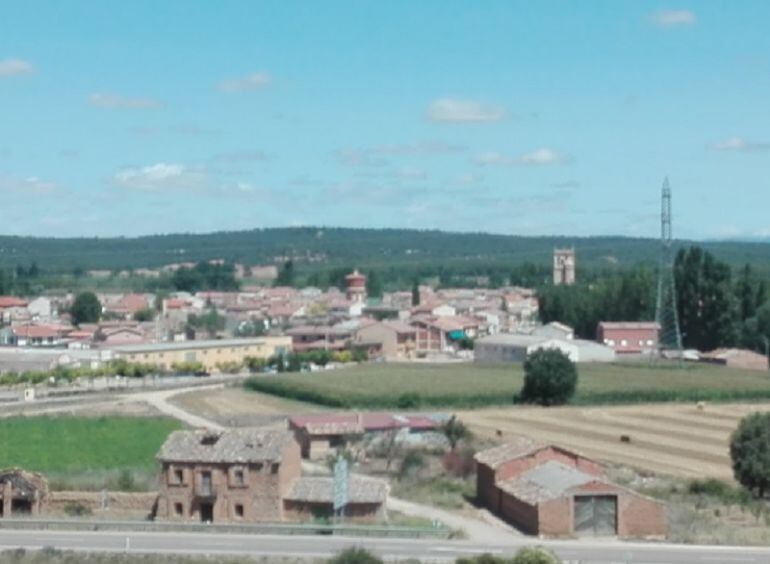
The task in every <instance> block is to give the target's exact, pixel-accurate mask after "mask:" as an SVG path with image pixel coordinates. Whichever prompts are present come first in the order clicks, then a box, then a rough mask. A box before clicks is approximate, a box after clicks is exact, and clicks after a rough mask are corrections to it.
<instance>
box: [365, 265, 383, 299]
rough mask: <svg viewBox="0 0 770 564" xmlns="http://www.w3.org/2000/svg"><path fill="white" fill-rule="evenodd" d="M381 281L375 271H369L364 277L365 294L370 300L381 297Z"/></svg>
mask: <svg viewBox="0 0 770 564" xmlns="http://www.w3.org/2000/svg"><path fill="white" fill-rule="evenodd" d="M382 292H383V288H382V280H381V279H380V275H379V274H377V271H376V270H370V271H369V273H368V274H367V276H366V294H367V295H368V296H369V297H370V298H381V297H382Z"/></svg>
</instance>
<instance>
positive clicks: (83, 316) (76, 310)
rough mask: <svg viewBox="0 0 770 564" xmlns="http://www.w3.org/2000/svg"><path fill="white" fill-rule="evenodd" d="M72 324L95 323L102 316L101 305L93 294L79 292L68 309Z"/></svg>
mask: <svg viewBox="0 0 770 564" xmlns="http://www.w3.org/2000/svg"><path fill="white" fill-rule="evenodd" d="M70 315H71V316H72V323H74V324H75V325H80V324H81V323H96V322H98V321H99V318H100V317H101V316H102V304H101V303H100V302H99V298H97V297H96V294H94V293H93V292H81V293H80V294H78V295H77V296H76V297H75V301H74V302H73V303H72V307H71V308H70Z"/></svg>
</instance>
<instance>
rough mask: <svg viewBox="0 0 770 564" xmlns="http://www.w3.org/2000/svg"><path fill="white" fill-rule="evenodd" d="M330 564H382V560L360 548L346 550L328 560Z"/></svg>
mask: <svg viewBox="0 0 770 564" xmlns="http://www.w3.org/2000/svg"><path fill="white" fill-rule="evenodd" d="M327 562H328V564H382V560H381V559H380V558H378V557H377V556H375V555H374V554H372V553H371V552H369V551H368V550H366V549H365V548H361V547H360V546H355V547H350V548H346V549H345V550H343V551H342V552H340V553H339V554H337V555H335V556H332V557H331V558H330V559H329V560H327Z"/></svg>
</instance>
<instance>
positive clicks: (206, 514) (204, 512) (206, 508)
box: [201, 503, 214, 523]
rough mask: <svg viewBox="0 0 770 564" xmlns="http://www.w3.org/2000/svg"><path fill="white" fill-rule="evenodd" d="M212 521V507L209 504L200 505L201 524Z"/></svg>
mask: <svg viewBox="0 0 770 564" xmlns="http://www.w3.org/2000/svg"><path fill="white" fill-rule="evenodd" d="M213 521H214V506H213V505H212V504H211V503H201V522H202V523H212V522H213Z"/></svg>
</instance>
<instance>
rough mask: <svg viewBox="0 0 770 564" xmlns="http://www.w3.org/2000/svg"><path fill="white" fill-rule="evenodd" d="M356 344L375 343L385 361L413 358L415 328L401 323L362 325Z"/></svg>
mask: <svg viewBox="0 0 770 564" xmlns="http://www.w3.org/2000/svg"><path fill="white" fill-rule="evenodd" d="M355 339H356V341H357V342H359V343H360V342H368V343H371V342H376V343H379V345H380V350H381V354H382V356H383V357H384V358H385V359H386V360H407V359H412V358H414V356H415V351H416V349H417V328H415V327H412V326H411V325H407V324H406V323H404V322H402V321H392V320H387V321H377V322H374V323H369V324H364V325H362V326H361V327H360V328H359V329H358V330H357V331H356V336H355Z"/></svg>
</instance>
